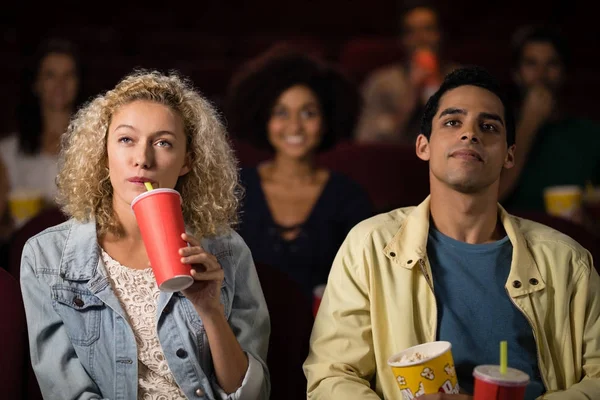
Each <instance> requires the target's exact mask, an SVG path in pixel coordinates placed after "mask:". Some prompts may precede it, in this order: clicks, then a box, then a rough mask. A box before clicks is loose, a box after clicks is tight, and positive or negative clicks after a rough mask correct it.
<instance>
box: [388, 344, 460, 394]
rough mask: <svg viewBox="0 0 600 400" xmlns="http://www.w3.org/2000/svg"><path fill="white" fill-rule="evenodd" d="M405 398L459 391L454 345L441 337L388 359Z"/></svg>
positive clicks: (456, 392)
mask: <svg viewBox="0 0 600 400" xmlns="http://www.w3.org/2000/svg"><path fill="white" fill-rule="evenodd" d="M388 365H389V366H390V367H391V368H392V373H393V374H394V378H396V382H397V383H398V387H399V388H400V392H401V394H402V398H403V399H404V400H411V399H416V398H417V397H419V396H422V395H424V394H434V393H446V394H458V392H459V386H458V379H457V377H456V372H455V370H454V359H453V358H452V345H451V344H450V342H444V341H438V342H430V343H424V344H420V345H417V346H413V347H409V348H408V349H406V350H403V351H401V352H400V353H397V354H394V355H393V356H391V357H390V358H389V359H388Z"/></svg>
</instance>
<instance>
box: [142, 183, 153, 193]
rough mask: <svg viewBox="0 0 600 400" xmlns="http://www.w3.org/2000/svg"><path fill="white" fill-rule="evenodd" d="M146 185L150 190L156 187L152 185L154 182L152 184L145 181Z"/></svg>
mask: <svg viewBox="0 0 600 400" xmlns="http://www.w3.org/2000/svg"><path fill="white" fill-rule="evenodd" d="M144 185H145V186H146V189H147V190H148V191H150V190H152V189H154V188H153V187H152V184H151V183H150V182H144Z"/></svg>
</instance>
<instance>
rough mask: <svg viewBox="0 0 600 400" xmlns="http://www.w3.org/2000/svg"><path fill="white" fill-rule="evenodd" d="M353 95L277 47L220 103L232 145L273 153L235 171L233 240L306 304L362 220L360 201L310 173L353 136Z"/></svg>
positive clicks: (360, 196)
mask: <svg viewBox="0 0 600 400" xmlns="http://www.w3.org/2000/svg"><path fill="white" fill-rule="evenodd" d="M359 108H360V96H359V93H358V91H357V89H356V88H355V87H354V86H353V85H352V84H351V83H350V82H349V81H348V80H346V78H345V77H344V76H343V75H341V74H340V73H339V72H338V71H337V70H335V69H333V68H331V67H329V66H327V65H324V64H323V63H321V62H320V61H317V60H315V59H313V58H310V57H309V56H306V55H304V54H300V53H298V52H295V51H293V50H291V49H289V48H282V47H277V48H275V49H272V50H271V51H268V52H267V53H265V54H263V55H262V56H260V57H258V58H257V59H255V60H252V61H251V62H249V63H248V64H247V65H245V66H244V67H243V68H242V69H241V70H240V71H239V72H238V73H237V74H236V76H234V78H233V80H232V83H231V85H230V90H229V92H228V95H227V99H226V103H225V112H226V115H227V119H228V122H229V129H230V132H231V133H232V135H233V136H235V137H237V138H238V139H240V140H247V141H250V142H251V143H253V144H254V145H256V146H260V147H263V148H267V149H270V150H271V151H272V158H271V159H269V160H268V161H266V162H263V163H261V164H260V165H258V166H257V167H255V168H246V169H243V170H242V173H241V180H242V184H243V185H244V187H245V190H246V195H245V199H244V200H243V205H242V214H241V224H240V227H239V232H240V234H241V235H242V237H243V238H244V240H245V241H246V243H248V246H249V247H250V249H251V250H252V255H253V257H254V260H255V261H256V262H257V263H263V264H267V265H269V266H271V267H274V268H278V269H280V270H283V271H284V272H285V273H287V274H288V275H289V276H290V277H291V278H292V279H293V280H295V281H296V282H298V284H299V285H300V286H301V288H302V289H303V290H304V292H305V293H306V295H307V299H310V298H311V296H312V291H313V289H314V288H315V287H316V286H319V285H321V284H324V283H326V281H327V276H328V273H329V269H330V267H331V264H332V262H333V258H334V257H335V254H336V252H337V250H338V248H339V246H340V244H341V243H342V241H343V240H344V238H345V236H346V234H347V233H348V231H349V230H350V229H351V228H352V227H353V226H354V225H355V224H356V223H358V222H359V221H361V220H363V219H365V218H367V217H369V216H370V215H371V213H372V207H371V204H370V201H369V199H368V196H367V194H366V192H365V191H364V190H363V189H362V188H361V187H360V186H359V185H358V184H357V183H355V182H353V181H352V180H350V179H349V178H347V177H345V176H343V175H341V174H339V173H336V172H334V171H330V170H327V169H324V168H321V167H319V166H318V165H317V162H316V156H317V153H319V152H321V151H324V150H327V149H330V148H332V147H333V146H334V145H335V144H336V143H337V142H338V141H339V140H340V139H342V138H347V137H350V136H351V135H352V132H353V130H354V125H355V123H356V119H357V115H358V112H359Z"/></svg>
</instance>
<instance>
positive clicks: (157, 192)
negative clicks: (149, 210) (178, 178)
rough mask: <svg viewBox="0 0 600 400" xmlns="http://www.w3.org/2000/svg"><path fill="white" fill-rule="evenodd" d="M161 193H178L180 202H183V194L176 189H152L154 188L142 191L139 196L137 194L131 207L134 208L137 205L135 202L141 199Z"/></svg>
mask: <svg viewBox="0 0 600 400" xmlns="http://www.w3.org/2000/svg"><path fill="white" fill-rule="evenodd" d="M159 193H177V195H178V196H179V203H181V202H182V199H181V194H180V193H179V192H178V191H177V190H175V189H168V188H160V189H152V190H148V191H146V192H144V193H141V194H138V195H137V196H135V198H134V199H133V201H132V202H131V209H132V210H133V206H135V204H136V203H137V202H139V201H140V200H142V199H145V198H146V197H150V196H153V195H155V194H159Z"/></svg>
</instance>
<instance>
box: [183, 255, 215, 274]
mask: <svg viewBox="0 0 600 400" xmlns="http://www.w3.org/2000/svg"><path fill="white" fill-rule="evenodd" d="M181 262H182V263H183V264H192V265H194V264H201V265H203V266H204V268H205V270H206V271H212V270H217V269H221V264H219V261H217V258H216V257H215V256H213V255H212V254H208V253H196V254H192V255H190V256H186V257H181Z"/></svg>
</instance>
